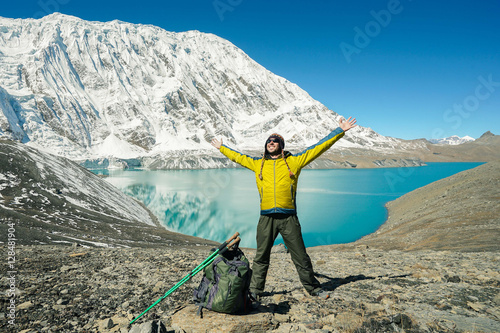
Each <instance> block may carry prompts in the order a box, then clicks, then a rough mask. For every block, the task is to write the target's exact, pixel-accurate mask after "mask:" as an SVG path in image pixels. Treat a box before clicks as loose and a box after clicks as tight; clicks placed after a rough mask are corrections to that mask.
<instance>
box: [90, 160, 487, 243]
mask: <svg viewBox="0 0 500 333" xmlns="http://www.w3.org/2000/svg"><path fill="white" fill-rule="evenodd" d="M480 164H481V163H428V165H427V166H423V167H411V168H377V169H331V170H303V171H302V173H301V175H300V178H299V186H298V191H297V211H298V217H299V220H300V223H301V225H302V233H303V236H304V241H305V243H306V246H317V245H328V244H340V243H347V242H351V241H355V240H357V239H359V238H361V237H362V236H364V235H367V234H370V233H372V232H374V231H376V230H377V229H378V227H379V226H380V225H381V224H382V223H384V222H385V220H386V219H387V210H386V208H385V206H384V205H385V204H386V203H387V202H389V201H392V200H395V199H397V198H398V197H400V196H402V195H404V194H405V193H408V192H410V191H412V190H414V189H416V188H419V187H422V186H425V185H427V184H429V183H432V182H434V181H436V180H439V179H442V178H445V177H448V176H451V175H453V174H455V173H458V172H460V171H464V170H467V169H471V168H473V167H476V166H478V165H480ZM94 172H95V173H101V174H102V173H104V174H106V175H109V177H107V178H106V180H107V181H108V182H110V183H111V184H113V185H115V186H116V187H117V188H119V189H120V190H122V191H123V192H125V193H126V194H128V195H131V196H132V197H134V198H136V199H138V200H140V201H142V202H143V203H144V204H145V205H146V206H147V207H148V208H149V209H150V210H151V211H152V212H153V213H154V214H155V215H156V216H157V217H158V219H159V220H160V221H161V223H162V224H163V225H165V227H166V228H167V229H169V230H172V231H177V232H180V233H183V234H187V235H193V236H198V237H202V238H206V239H211V240H215V241H218V242H222V241H223V240H225V239H226V238H228V236H230V235H232V234H233V233H234V232H235V231H238V232H240V234H241V238H242V244H241V245H242V246H244V247H255V244H256V242H255V231H256V226H257V221H258V219H259V195H258V191H257V188H256V185H255V176H254V174H253V173H252V172H251V171H249V170H246V169H214V170H162V171H146V170H111V171H107V170H105V171H94ZM280 242H282V240H281V237H278V239H277V240H276V243H280Z"/></svg>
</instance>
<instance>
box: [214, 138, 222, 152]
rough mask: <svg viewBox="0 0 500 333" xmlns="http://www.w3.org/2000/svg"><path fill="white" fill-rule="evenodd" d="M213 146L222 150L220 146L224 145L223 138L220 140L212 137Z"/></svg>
mask: <svg viewBox="0 0 500 333" xmlns="http://www.w3.org/2000/svg"><path fill="white" fill-rule="evenodd" d="M212 146H214V147H215V148H217V149H219V150H220V147H221V146H222V139H220V141H219V140H217V139H216V138H214V139H212Z"/></svg>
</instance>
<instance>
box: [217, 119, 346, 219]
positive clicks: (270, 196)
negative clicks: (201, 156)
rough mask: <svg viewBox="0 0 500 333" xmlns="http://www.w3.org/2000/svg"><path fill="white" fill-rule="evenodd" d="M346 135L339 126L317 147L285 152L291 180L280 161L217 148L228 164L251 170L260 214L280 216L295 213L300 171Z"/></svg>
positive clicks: (284, 165)
mask: <svg viewBox="0 0 500 333" xmlns="http://www.w3.org/2000/svg"><path fill="white" fill-rule="evenodd" d="M344 134H345V132H344V131H343V130H342V129H341V128H340V127H338V128H337V129H335V130H334V131H333V132H331V133H330V134H329V135H327V136H326V137H324V138H323V139H322V140H321V141H319V142H318V143H317V144H315V145H313V146H311V147H309V148H307V149H306V150H304V151H302V152H300V153H298V154H295V155H292V154H291V153H289V152H285V157H286V161H287V163H288V166H289V167H290V170H291V171H292V172H293V173H294V174H295V177H293V178H292V177H290V174H289V172H288V168H287V166H286V164H285V161H284V160H283V158H281V157H279V158H276V159H272V158H270V157H269V156H264V157H251V156H247V155H244V154H241V153H239V152H237V151H235V150H233V149H231V148H229V147H227V146H225V145H222V146H221V148H220V151H221V153H223V154H224V155H226V156H227V157H228V158H229V159H230V160H231V161H233V162H236V163H238V164H240V165H241V166H243V167H245V168H248V169H250V170H252V171H253V172H254V173H255V180H256V182H257V188H258V190H259V194H260V214H261V215H267V214H274V213H282V214H289V215H295V214H297V210H296V208H297V207H296V203H295V196H296V193H297V182H298V178H299V175H300V171H301V169H302V168H303V167H305V166H306V165H307V164H309V163H310V162H312V161H313V160H314V159H315V158H316V157H318V156H320V155H321V154H323V153H324V152H325V151H327V150H328V149H329V148H330V147H331V146H332V145H333V144H334V143H335V142H336V141H337V140H339V139H340V138H341V137H343V136H344ZM263 158H264V159H265V161H264V165H263V168H262V180H261V179H260V177H259V174H260V169H261V164H262V159H263Z"/></svg>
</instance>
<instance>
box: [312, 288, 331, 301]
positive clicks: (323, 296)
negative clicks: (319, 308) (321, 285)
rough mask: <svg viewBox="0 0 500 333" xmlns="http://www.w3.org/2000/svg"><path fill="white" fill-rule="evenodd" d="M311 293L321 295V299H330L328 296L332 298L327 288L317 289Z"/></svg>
mask: <svg viewBox="0 0 500 333" xmlns="http://www.w3.org/2000/svg"><path fill="white" fill-rule="evenodd" d="M311 295H312V296H316V297H319V298H321V299H328V298H330V293H329V292H328V291H327V290H325V289H319V290H317V291H314V292H313V293H312V294H311Z"/></svg>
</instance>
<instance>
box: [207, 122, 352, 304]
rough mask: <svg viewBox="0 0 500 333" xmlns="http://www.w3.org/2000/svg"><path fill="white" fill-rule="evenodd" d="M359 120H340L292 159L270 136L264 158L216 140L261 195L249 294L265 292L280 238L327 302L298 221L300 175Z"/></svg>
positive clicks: (304, 279) (309, 285) (303, 278)
mask: <svg viewBox="0 0 500 333" xmlns="http://www.w3.org/2000/svg"><path fill="white" fill-rule="evenodd" d="M355 123H356V118H354V119H352V120H351V117H349V119H347V121H346V120H344V119H341V120H340V122H339V127H337V128H336V129H335V130H334V131H333V132H331V133H330V134H329V135H327V136H326V137H324V138H323V139H322V140H321V141H319V142H318V143H317V144H315V145H313V146H311V147H309V148H307V149H306V150H304V151H302V152H300V153H298V154H294V155H292V154H291V153H290V152H288V151H285V150H284V148H285V140H284V139H283V137H281V136H280V135H278V134H271V136H269V138H268V139H267V141H266V144H265V153H264V156H263V157H262V158H260V157H250V156H247V155H243V154H241V153H239V152H237V151H234V150H232V149H230V148H229V147H226V146H225V145H223V144H222V141H219V140H217V139H213V140H212V145H213V146H214V147H215V148H217V149H219V150H220V152H221V153H222V154H224V155H225V156H226V157H227V158H229V159H230V160H231V161H233V162H236V163H238V164H240V165H241V166H243V167H245V168H248V169H250V170H252V171H253V172H255V178H256V181H257V188H258V190H259V194H260V219H259V224H258V225H257V253H256V254H255V259H254V261H253V266H252V269H253V274H252V280H251V283H250V291H251V293H252V295H254V296H255V297H256V298H258V296H259V295H260V294H262V292H263V291H264V286H265V283H266V276H267V270H268V268H269V259H270V256H271V247H272V246H273V243H274V240H275V239H276V237H277V236H278V233H280V234H281V236H282V237H283V240H284V242H285V246H286V247H287V248H288V250H289V251H290V254H291V257H292V260H293V263H294V264H295V267H296V268H297V272H298V274H299V278H300V282H301V283H302V285H303V286H304V288H305V289H306V290H307V292H308V293H309V294H311V295H313V296H319V297H321V298H324V299H327V298H328V297H329V293H328V292H327V291H326V290H323V289H321V286H320V283H319V281H318V280H317V279H316V278H315V277H314V271H313V267H312V263H311V259H310V258H309V255H308V254H307V252H306V248H305V245H304V240H303V239H302V233H301V227H300V223H299V220H298V218H297V210H296V202H295V196H296V192H297V183H298V179H299V175H300V171H301V169H302V168H303V167H305V166H306V165H307V164H309V163H311V162H312V161H313V160H314V159H315V158H317V157H318V156H320V155H321V154H323V153H324V152H325V151H327V150H328V149H329V148H330V147H331V146H332V145H333V144H334V143H335V142H336V141H337V140H339V139H340V138H341V137H343V136H344V134H345V132H347V131H348V130H349V129H351V128H353V127H356V126H357V125H355Z"/></svg>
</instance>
